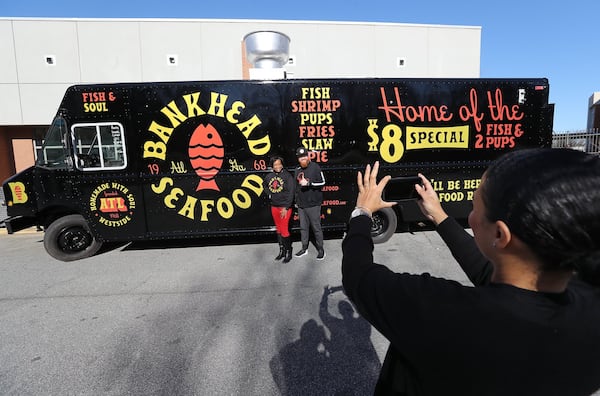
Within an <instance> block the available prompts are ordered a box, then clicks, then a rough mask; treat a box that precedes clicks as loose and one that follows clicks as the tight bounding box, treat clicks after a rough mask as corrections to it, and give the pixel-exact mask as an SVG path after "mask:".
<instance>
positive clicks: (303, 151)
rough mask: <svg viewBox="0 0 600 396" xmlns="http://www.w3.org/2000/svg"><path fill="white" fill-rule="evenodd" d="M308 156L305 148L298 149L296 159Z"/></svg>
mask: <svg viewBox="0 0 600 396" xmlns="http://www.w3.org/2000/svg"><path fill="white" fill-rule="evenodd" d="M307 156H308V150H307V149H305V148H304V147H298V148H297V149H296V157H298V158H300V157H307Z"/></svg>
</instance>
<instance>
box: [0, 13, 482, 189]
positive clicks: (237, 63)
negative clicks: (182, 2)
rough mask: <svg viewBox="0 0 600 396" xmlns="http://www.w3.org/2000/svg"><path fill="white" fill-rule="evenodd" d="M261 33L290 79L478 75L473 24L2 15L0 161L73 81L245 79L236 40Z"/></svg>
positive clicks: (3, 170)
mask: <svg viewBox="0 0 600 396" xmlns="http://www.w3.org/2000/svg"><path fill="white" fill-rule="evenodd" d="M257 30H275V31H279V32H282V33H285V34H286V35H288V36H289V37H290V39H291V43H290V57H291V58H293V60H294V64H293V65H286V66H285V68H286V70H287V76H288V78H334V77H465V78H477V77H479V67H480V61H479V60H480V41H481V28H480V27H477V26H445V25H415V24H393V23H354V22H313V21H310V22H309V21H260V20H202V19H189V20H186V19H183V20H179V19H178V20H174V19H35V18H34V19H32V18H0V53H2V54H3V56H2V57H0V92H2V95H0V127H2V126H6V127H10V128H2V129H0V133H1V134H8V136H3V137H1V136H0V141H1V142H3V143H2V144H0V158H1V157H4V156H11V158H12V157H14V153H13V152H12V149H10V147H12V143H11V142H10V141H9V140H10V139H12V136H13V135H12V134H17V133H18V134H19V136H18V137H19V138H22V136H21V135H22V134H23V133H27V131H28V129H21V128H23V127H30V126H46V125H49V124H50V123H51V122H52V118H53V117H54V115H55V112H56V109H57V108H58V105H59V103H60V100H61V99H62V96H63V93H64V91H65V90H66V88H67V87H68V86H70V85H74V84H79V83H110V82H143V81H185V80H229V79H243V78H245V77H246V76H247V67H248V65H247V64H246V65H245V64H244V61H245V59H244V53H243V45H242V44H243V43H242V41H243V38H244V36H245V35H246V34H248V33H250V32H253V31H257ZM2 138H3V139H2ZM15 138H16V135H15ZM31 138H33V136H31ZM7 139H8V140H7ZM12 162H13V164H12V166H11V167H7V166H6V164H3V163H0V180H3V179H4V178H5V177H8V176H10V175H11V174H12V173H11V172H14V168H15V165H14V160H12Z"/></svg>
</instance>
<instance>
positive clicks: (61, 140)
mask: <svg viewBox="0 0 600 396" xmlns="http://www.w3.org/2000/svg"><path fill="white" fill-rule="evenodd" d="M67 153H68V129H67V123H66V121H65V119H64V118H62V117H60V116H59V117H56V118H55V119H54V121H53V122H52V125H51V126H50V129H48V132H47V133H46V136H45V137H44V140H43V142H42V147H41V149H38V150H37V152H36V164H37V165H38V166H43V167H45V168H55V169H66V168H68V167H70V165H71V161H70V158H71V157H70V156H69V155H67Z"/></svg>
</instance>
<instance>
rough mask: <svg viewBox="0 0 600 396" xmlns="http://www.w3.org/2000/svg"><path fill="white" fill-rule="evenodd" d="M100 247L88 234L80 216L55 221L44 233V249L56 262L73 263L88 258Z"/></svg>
mask: <svg viewBox="0 0 600 396" xmlns="http://www.w3.org/2000/svg"><path fill="white" fill-rule="evenodd" d="M101 246H102V242H98V241H97V240H96V238H94V236H93V235H92V233H91V232H90V229H89V227H88V225H87V222H86V221H85V220H84V218H83V216H81V215H68V216H64V217H61V218H59V219H57V220H55V221H54V222H53V223H52V224H50V226H48V228H46V232H45V233H44V247H45V248H46V251H47V252H48V254H49V255H50V256H52V257H54V258H55V259H57V260H61V261H73V260H79V259H82V258H86V257H90V256H93V255H94V254H96V252H97V251H98V250H99V249H100V247H101Z"/></svg>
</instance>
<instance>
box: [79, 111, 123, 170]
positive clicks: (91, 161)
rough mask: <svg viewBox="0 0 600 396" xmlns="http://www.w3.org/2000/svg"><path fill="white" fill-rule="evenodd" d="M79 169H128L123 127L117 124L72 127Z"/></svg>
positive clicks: (92, 124) (105, 123)
mask: <svg viewBox="0 0 600 396" xmlns="http://www.w3.org/2000/svg"><path fill="white" fill-rule="evenodd" d="M72 140H73V149H74V152H75V164H76V166H77V168H78V169H81V170H84V171H87V170H105V169H124V168H125V167H127V155H126V154H125V153H126V150H125V139H124V136H123V126H122V125H121V124H119V123H116V122H114V123H113V122H101V123H89V124H87V123H86V124H75V125H73V127H72Z"/></svg>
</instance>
